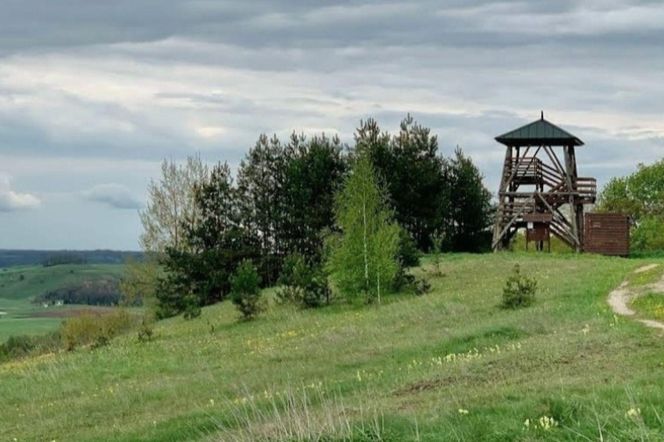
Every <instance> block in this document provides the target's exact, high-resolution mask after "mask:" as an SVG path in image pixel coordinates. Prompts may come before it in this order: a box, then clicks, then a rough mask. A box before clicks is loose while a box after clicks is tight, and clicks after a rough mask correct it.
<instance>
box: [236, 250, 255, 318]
mask: <svg viewBox="0 0 664 442" xmlns="http://www.w3.org/2000/svg"><path fill="white" fill-rule="evenodd" d="M260 284H261V279H260V276H259V275H258V271H257V270H256V267H255V266H254V265H253V264H252V263H251V261H249V260H244V261H242V262H241V263H240V265H239V266H238V268H237V270H236V271H235V273H234V274H233V276H232V277H231V300H232V301H233V304H235V306H236V307H237V309H238V310H239V311H240V313H242V316H243V318H244V319H245V320H249V319H253V318H254V317H255V316H256V315H257V314H258V313H259V312H260V311H261V310H262V306H261V303H260V295H261V292H260Z"/></svg>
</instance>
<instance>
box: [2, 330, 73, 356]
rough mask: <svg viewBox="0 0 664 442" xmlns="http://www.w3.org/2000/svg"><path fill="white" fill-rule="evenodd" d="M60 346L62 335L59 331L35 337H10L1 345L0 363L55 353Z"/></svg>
mask: <svg viewBox="0 0 664 442" xmlns="http://www.w3.org/2000/svg"><path fill="white" fill-rule="evenodd" d="M59 345H60V334H59V332H57V331H54V332H50V333H46V334H42V335H35V336H28V335H15V336H10V337H9V338H8V339H7V340H6V341H5V342H4V343H1V344H0V362H3V361H8V360H12V359H17V358H22V357H26V356H33V355H39V354H42V353H46V352H51V351H55V350H57V349H58V348H59Z"/></svg>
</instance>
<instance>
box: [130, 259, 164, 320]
mask: <svg viewBox="0 0 664 442" xmlns="http://www.w3.org/2000/svg"><path fill="white" fill-rule="evenodd" d="M159 276H160V269H159V262H158V260H157V258H156V257H155V256H154V255H153V254H150V253H148V254H146V255H145V258H144V259H143V260H136V259H134V258H131V257H129V258H127V260H126V261H125V263H124V275H123V277H122V279H121V280H120V293H121V294H122V303H123V304H125V305H136V304H142V305H143V306H144V307H147V309H148V310H152V309H154V307H155V302H156V296H157V286H158V281H159Z"/></svg>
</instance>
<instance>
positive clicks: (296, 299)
mask: <svg viewBox="0 0 664 442" xmlns="http://www.w3.org/2000/svg"><path fill="white" fill-rule="evenodd" d="M279 284H281V285H282V287H281V288H280V289H279V290H278V291H277V299H279V300H280V301H281V302H292V303H294V304H297V305H299V306H301V307H304V308H312V307H319V306H321V305H323V304H324V303H329V302H330V288H329V286H328V284H327V275H326V274H325V272H324V271H323V269H322V267H321V266H319V265H314V264H308V263H307V261H306V260H305V258H304V256H302V255H300V254H293V255H290V256H289V257H287V258H286V260H285V261H284V267H283V270H282V272H281V276H280V277H279Z"/></svg>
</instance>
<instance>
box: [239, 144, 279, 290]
mask: <svg viewBox="0 0 664 442" xmlns="http://www.w3.org/2000/svg"><path fill="white" fill-rule="evenodd" d="M287 167H288V159H287V156H286V154H285V152H284V149H283V147H282V146H281V142H280V141H279V139H278V138H277V137H276V135H275V136H273V137H272V138H269V139H268V137H267V135H265V134H263V135H261V136H260V137H259V138H258V141H257V142H256V145H255V146H254V147H253V148H252V149H251V150H249V152H248V154H247V155H246V157H245V159H244V160H242V162H241V163H240V168H239V170H238V179H237V183H238V186H237V187H238V201H239V206H238V208H239V211H240V212H239V215H240V217H241V219H242V223H243V225H244V226H245V227H246V228H247V229H248V230H249V231H250V232H251V235H252V236H254V237H255V238H257V239H258V241H259V244H260V259H259V266H260V268H261V273H262V274H263V275H264V277H265V279H266V281H268V282H273V281H274V280H275V279H276V274H277V272H278V269H279V267H280V264H279V259H278V257H279V256H281V255H283V254H284V253H285V252H284V250H283V249H284V245H283V241H284V239H283V234H282V231H283V222H284V216H285V215H284V210H285V202H284V197H283V194H284V193H283V188H284V180H285V174H286V170H287Z"/></svg>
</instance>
